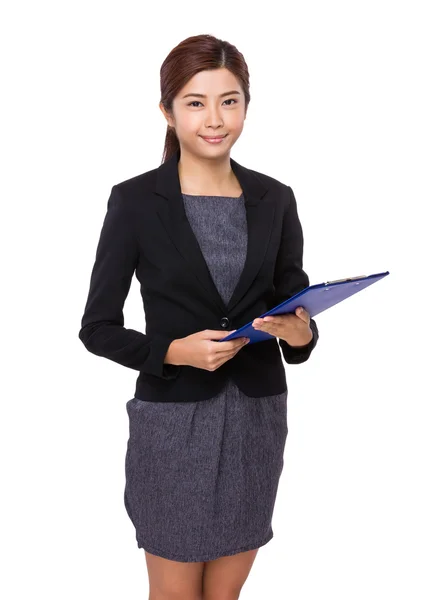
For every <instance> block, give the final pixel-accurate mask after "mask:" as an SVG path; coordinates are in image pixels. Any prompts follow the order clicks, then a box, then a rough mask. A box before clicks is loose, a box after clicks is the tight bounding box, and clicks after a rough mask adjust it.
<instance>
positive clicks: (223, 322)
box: [221, 317, 230, 327]
mask: <svg viewBox="0 0 435 600" xmlns="http://www.w3.org/2000/svg"><path fill="white" fill-rule="evenodd" d="M229 323H230V320H229V319H228V317H222V319H221V327H228V325H229Z"/></svg>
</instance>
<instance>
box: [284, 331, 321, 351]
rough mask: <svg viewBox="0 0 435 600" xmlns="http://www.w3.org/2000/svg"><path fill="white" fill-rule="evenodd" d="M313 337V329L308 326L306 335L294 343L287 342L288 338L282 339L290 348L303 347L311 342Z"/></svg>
mask: <svg viewBox="0 0 435 600" xmlns="http://www.w3.org/2000/svg"><path fill="white" fill-rule="evenodd" d="M313 337H314V333H313V330H312V329H311V327H309V330H308V332H307V334H306V336H305V337H303V338H300V339H298V340H297V343H296V344H295V343H294V342H293V343H292V342H289V341H288V340H284V341H285V342H286V343H287V344H288V345H289V346H291V347H292V348H303V347H304V346H308V344H309V343H310V342H311V340H312V339H313Z"/></svg>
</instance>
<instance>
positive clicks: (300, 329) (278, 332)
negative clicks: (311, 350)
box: [252, 306, 313, 347]
mask: <svg viewBox="0 0 435 600" xmlns="http://www.w3.org/2000/svg"><path fill="white" fill-rule="evenodd" d="M252 326H253V328H254V329H256V330H258V331H265V332H266V333H269V334H270V335H273V336H275V337H278V338H281V339H282V340H284V341H285V342H287V344H289V346H295V347H297V346H306V345H307V344H309V343H310V341H311V340H312V338H313V331H312V329H311V327H310V315H309V313H308V312H307V311H306V310H305V309H304V308H302V306H298V308H297V309H296V311H295V314H293V313H287V314H285V315H270V316H268V317H263V318H258V319H254V321H253V323H252Z"/></svg>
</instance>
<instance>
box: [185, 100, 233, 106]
mask: <svg viewBox="0 0 435 600" xmlns="http://www.w3.org/2000/svg"><path fill="white" fill-rule="evenodd" d="M196 102H199V104H202V103H201V102H200V101H199V100H193V101H192V102H189V104H188V105H187V106H192V104H195V103H196ZM224 102H234V103H235V104H237V100H236V99H235V98H228V100H224ZM227 106H231V104H230V105H228V104H227ZM195 108H196V107H195Z"/></svg>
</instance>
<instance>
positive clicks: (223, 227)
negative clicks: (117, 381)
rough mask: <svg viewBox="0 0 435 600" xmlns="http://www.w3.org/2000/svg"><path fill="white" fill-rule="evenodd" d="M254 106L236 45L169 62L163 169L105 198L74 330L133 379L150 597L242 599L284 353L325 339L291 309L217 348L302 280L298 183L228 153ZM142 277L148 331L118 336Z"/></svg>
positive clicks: (192, 48)
mask: <svg viewBox="0 0 435 600" xmlns="http://www.w3.org/2000/svg"><path fill="white" fill-rule="evenodd" d="M249 100H250V94H249V77H248V69H247V66H246V63H245V61H244V59H243V56H242V55H241V54H240V52H238V50H237V49H236V48H235V47H234V46H232V45H231V44H229V43H228V42H225V41H221V40H218V39H216V38H214V37H212V36H209V35H199V36H194V37H190V38H188V39H186V40H184V41H183V42H181V43H180V44H179V45H178V46H177V47H176V48H174V49H173V50H172V51H171V53H170V54H169V55H168V57H167V58H166V59H165V61H164V63H163V65H162V68H161V102H160V109H161V111H162V113H163V115H164V117H165V119H166V120H167V124H168V128H167V134H166V141H165V151H164V156H163V161H162V163H163V164H162V165H161V166H160V167H159V168H158V169H154V170H152V171H148V172H146V173H144V174H141V175H139V176H137V177H134V178H132V179H130V180H127V181H125V182H122V183H120V184H117V185H116V186H114V188H113V189H112V194H111V197H110V199H109V206H108V212H107V215H106V219H105V222H104V225H103V229H102V232H101V237H100V241H99V245H98V249H97V254H96V260H95V264H94V268H93V272H92V276H91V286H90V291H89V296H88V301H87V304H86V308H85V313H84V315H83V319H82V328H81V330H80V333H79V336H80V339H81V340H82V341H83V343H84V344H85V346H86V347H87V349H88V350H90V351H91V352H93V353H95V354H98V355H100V356H104V357H106V358H109V359H111V360H114V361H115V362H118V363H119V364H122V365H124V366H127V367H130V368H133V369H136V370H138V371H139V377H138V380H137V386H136V392H135V396H134V398H132V399H131V400H129V401H128V402H127V412H128V416H129V426H130V437H129V440H128V446H127V454H126V464H125V473H126V487H125V496H124V498H125V506H126V510H127V512H128V515H129V517H130V519H131V521H132V523H133V525H134V527H135V530H136V539H137V543H138V547H139V548H143V549H144V551H145V557H146V563H147V567H148V574H149V582H150V598H151V600H158V599H159V598H183V600H189V599H192V600H193V599H195V600H197V599H198V598H202V599H203V600H207V599H217V598H219V599H224V598H225V599H230V598H238V597H239V594H240V590H241V588H242V586H243V584H244V582H245V581H246V578H247V576H248V574H249V571H250V569H251V566H252V564H253V561H254V559H255V556H256V554H257V552H258V549H259V548H260V547H261V546H263V545H265V544H266V543H267V542H269V541H270V540H271V539H272V537H273V531H272V526H271V521H272V514H273V508H274V504H275V498H276V493H277V489H278V483H279V479H280V475H281V471H282V468H283V455H284V447H285V442H286V437H287V431H288V430H287V386H286V382H285V371H284V368H283V364H282V359H281V355H280V353H279V346H281V349H282V352H283V355H284V358H285V360H286V362H287V363H289V364H292V363H293V364H297V363H301V362H304V361H306V360H307V359H308V358H309V356H310V354H311V351H312V350H313V348H314V347H315V345H316V343H317V340H318V335H319V334H318V330H317V326H316V323H315V322H314V320H313V319H310V316H309V314H308V313H307V312H306V311H304V310H303V309H302V310H300V309H298V310H297V311H296V314H288V315H279V316H274V317H272V318H269V317H268V318H265V319H260V318H256V319H255V321H254V327H255V328H257V329H260V330H262V331H265V332H267V333H269V334H270V336H271V338H270V340H269V339H268V340H266V341H263V342H261V343H256V344H249V340H244V339H243V338H238V339H231V340H228V341H222V342H221V343H216V341H220V340H223V339H224V338H225V337H226V336H227V335H228V334H229V333H231V331H235V329H237V328H238V327H240V326H242V325H243V324H245V323H247V322H249V321H250V320H252V319H254V318H255V317H258V315H260V314H263V313H264V312H266V310H268V309H269V308H271V307H272V306H275V305H276V304H278V303H280V302H282V301H283V300H284V299H286V298H288V297H290V296H291V295H293V294H295V293H297V292H298V291H300V290H301V289H304V288H305V287H306V286H307V285H309V281H308V276H307V274H306V273H305V272H304V271H303V269H302V248H303V236H302V229H301V225H300V222H299V219H298V215H297V211H296V202H295V199H294V195H293V192H292V190H291V188H290V187H289V186H286V185H285V184H282V183H281V182H279V181H277V180H276V179H273V178H271V177H268V176H267V175H264V174H261V173H258V172H254V171H251V170H249V169H247V168H245V167H242V166H241V165H239V164H238V163H236V162H235V161H234V160H233V159H232V158H230V150H231V147H232V146H233V145H234V144H235V142H236V141H237V139H238V138H239V136H240V134H241V133H242V130H243V125H244V120H245V118H246V112H247V106H248V104H249ZM248 241H249V243H248ZM134 272H136V275H137V277H138V279H139V281H140V283H141V294H142V297H143V301H144V308H145V312H146V317H147V319H146V320H147V333H146V334H142V333H140V332H137V331H135V330H132V329H126V328H125V327H124V321H123V315H122V308H123V304H124V301H125V298H126V296H127V294H128V291H129V288H130V283H131V278H132V275H133V273H134ZM215 325H217V326H218V327H219V326H220V327H221V328H222V329H224V330H221V329H217V328H216V326H215ZM229 325H233V326H234V327H235V329H232V330H231V331H228V330H227V328H228V327H229ZM277 338H278V340H279V346H278V343H277Z"/></svg>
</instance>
